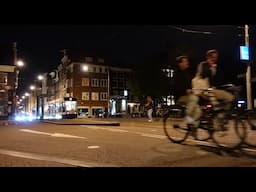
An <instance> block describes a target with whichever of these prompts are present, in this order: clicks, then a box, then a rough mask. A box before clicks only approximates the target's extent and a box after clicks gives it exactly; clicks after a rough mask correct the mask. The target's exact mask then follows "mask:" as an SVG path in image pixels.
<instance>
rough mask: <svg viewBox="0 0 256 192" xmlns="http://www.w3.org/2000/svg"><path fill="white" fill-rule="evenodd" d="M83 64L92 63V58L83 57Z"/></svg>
mask: <svg viewBox="0 0 256 192" xmlns="http://www.w3.org/2000/svg"><path fill="white" fill-rule="evenodd" d="M85 62H88V63H91V62H93V58H92V57H85Z"/></svg>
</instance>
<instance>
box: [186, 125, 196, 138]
mask: <svg viewBox="0 0 256 192" xmlns="http://www.w3.org/2000/svg"><path fill="white" fill-rule="evenodd" d="M187 126H188V129H189V130H190V132H191V135H192V137H194V138H195V139H197V135H196V127H195V126H194V125H193V124H187Z"/></svg>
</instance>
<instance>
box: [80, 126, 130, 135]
mask: <svg viewBox="0 0 256 192" xmlns="http://www.w3.org/2000/svg"><path fill="white" fill-rule="evenodd" d="M81 126H82V127H86V128H89V129H99V130H107V131H111V132H119V133H127V132H129V131H126V130H122V129H118V128H117V129H113V128H102V127H99V126H94V125H93V126H85V125H81Z"/></svg>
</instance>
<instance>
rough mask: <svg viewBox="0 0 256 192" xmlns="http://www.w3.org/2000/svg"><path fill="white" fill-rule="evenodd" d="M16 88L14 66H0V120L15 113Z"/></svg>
mask: <svg viewBox="0 0 256 192" xmlns="http://www.w3.org/2000/svg"><path fill="white" fill-rule="evenodd" d="M16 88H17V71H16V66H11V65H0V119H7V118H8V117H9V116H11V115H13V114H14V113H15V103H16Z"/></svg>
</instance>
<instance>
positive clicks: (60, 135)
mask: <svg viewBox="0 0 256 192" xmlns="http://www.w3.org/2000/svg"><path fill="white" fill-rule="evenodd" d="M20 131H22V132H27V133H34V134H40V135H47V136H51V137H62V138H74V139H87V138H86V137H79V136H75V135H68V134H63V133H46V132H41V131H33V130H29V129H20Z"/></svg>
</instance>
